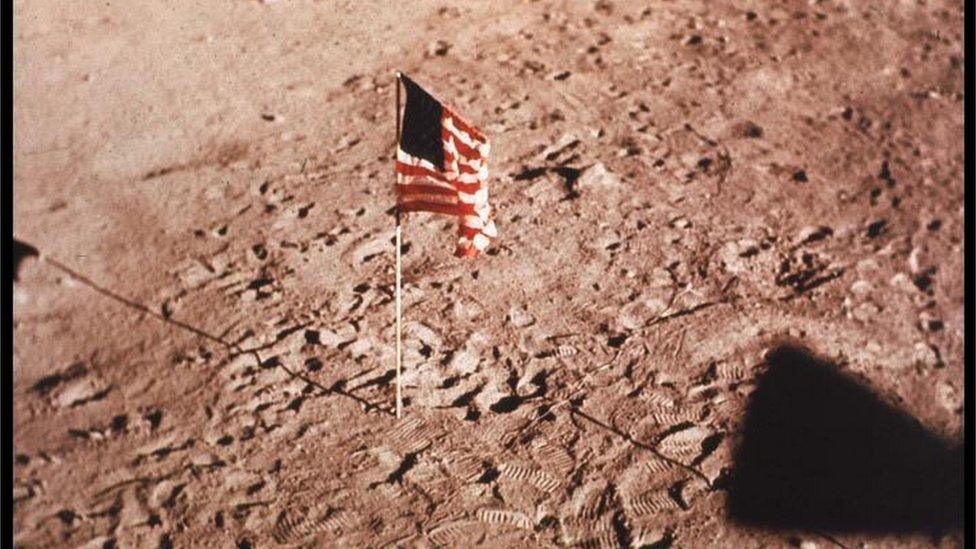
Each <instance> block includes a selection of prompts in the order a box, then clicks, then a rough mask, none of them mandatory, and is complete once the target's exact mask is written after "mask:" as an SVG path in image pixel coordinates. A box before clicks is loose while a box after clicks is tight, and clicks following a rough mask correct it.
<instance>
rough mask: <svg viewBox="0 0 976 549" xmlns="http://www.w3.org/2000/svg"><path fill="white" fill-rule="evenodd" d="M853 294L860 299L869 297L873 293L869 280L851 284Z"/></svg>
mask: <svg viewBox="0 0 976 549" xmlns="http://www.w3.org/2000/svg"><path fill="white" fill-rule="evenodd" d="M851 293H852V294H854V295H855V296H857V297H860V298H864V297H867V296H868V294H870V293H871V283H870V282H868V281H867V280H858V281H856V282H854V283H853V284H851Z"/></svg>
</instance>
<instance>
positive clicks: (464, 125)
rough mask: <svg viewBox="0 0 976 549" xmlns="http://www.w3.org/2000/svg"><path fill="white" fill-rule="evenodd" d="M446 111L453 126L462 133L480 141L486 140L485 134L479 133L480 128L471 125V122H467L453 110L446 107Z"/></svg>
mask: <svg viewBox="0 0 976 549" xmlns="http://www.w3.org/2000/svg"><path fill="white" fill-rule="evenodd" d="M447 112H448V116H450V117H451V119H452V120H453V121H454V127H455V128H457V129H459V130H461V131H463V132H464V133H466V134H468V135H470V136H472V137H473V138H475V139H477V140H478V141H481V142H482V143H484V142H485V141H487V139H486V138H485V134H483V133H481V130H479V129H478V128H476V127H474V126H472V125H471V124H468V121H467V120H465V119H463V118H461V117H460V116H459V115H458V114H457V113H455V112H454V111H452V110H450V109H448V111H447Z"/></svg>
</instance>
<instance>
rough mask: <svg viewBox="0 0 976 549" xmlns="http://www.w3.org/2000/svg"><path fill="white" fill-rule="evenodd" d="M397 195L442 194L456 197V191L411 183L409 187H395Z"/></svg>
mask: <svg viewBox="0 0 976 549" xmlns="http://www.w3.org/2000/svg"><path fill="white" fill-rule="evenodd" d="M397 193H399V194H400V195H404V196H406V195H410V194H442V195H444V196H454V197H456V196H457V194H458V193H457V189H448V188H447V187H441V186H438V185H425V184H423V183H411V184H409V185H397Z"/></svg>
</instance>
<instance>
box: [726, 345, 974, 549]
mask: <svg viewBox="0 0 976 549" xmlns="http://www.w3.org/2000/svg"><path fill="white" fill-rule="evenodd" d="M767 366H768V369H767V370H766V371H765V373H764V374H763V375H762V376H761V378H760V379H759V382H758V387H757V388H756V391H755V392H754V393H753V394H752V397H751V401H750V404H749V408H748V411H747V415H746V418H745V423H744V428H743V433H742V439H741V443H740V445H739V447H738V448H737V450H736V455H735V460H734V469H733V473H732V478H731V484H730V486H729V488H730V501H729V513H730V516H731V518H732V520H734V521H736V522H738V523H740V524H745V525H750V526H758V527H764V528H775V529H804V530H820V531H824V532H834V533H854V532H860V533H908V532H918V533H930V534H933V535H938V534H940V533H943V532H946V531H947V530H951V529H955V528H957V527H959V526H961V524H962V510H963V501H962V487H963V484H962V483H963V478H962V476H963V475H962V471H963V461H962V449H961V447H960V446H954V445H951V444H949V443H948V442H946V441H944V440H942V439H941V438H939V437H938V436H936V435H935V434H933V433H931V432H929V431H928V430H926V429H925V428H924V427H923V426H922V425H921V424H920V423H919V422H918V421H917V420H915V419H914V418H913V417H911V416H909V415H908V414H906V413H905V412H903V411H901V410H898V409H896V408H894V407H892V406H891V405H889V404H887V403H885V402H884V401H883V400H882V399H881V398H879V397H878V396H877V395H876V394H875V393H874V392H872V391H871V390H870V389H868V388H867V387H865V386H864V385H862V384H861V383H859V382H857V381H855V380H854V379H852V378H850V377H849V376H847V375H845V374H844V373H842V372H841V371H840V370H839V369H838V368H837V367H836V366H835V365H833V364H830V363H827V362H826V361H823V360H821V359H818V358H817V357H815V356H814V355H812V354H811V353H810V352H808V351H807V350H805V349H802V348H798V347H793V346H782V347H779V348H777V349H775V350H774V351H772V352H771V353H770V354H769V356H768V358H767Z"/></svg>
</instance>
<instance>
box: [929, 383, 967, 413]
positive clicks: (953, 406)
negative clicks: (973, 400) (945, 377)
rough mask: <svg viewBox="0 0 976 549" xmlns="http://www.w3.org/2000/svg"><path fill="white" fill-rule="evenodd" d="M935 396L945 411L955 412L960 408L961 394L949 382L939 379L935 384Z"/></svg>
mask: <svg viewBox="0 0 976 549" xmlns="http://www.w3.org/2000/svg"><path fill="white" fill-rule="evenodd" d="M935 398H936V400H937V401H938V403H939V404H940V405H941V406H942V407H943V408H945V409H946V410H947V411H949V412H952V413H956V412H957V411H958V410H959V409H960V408H962V395H960V394H959V391H957V390H956V388H955V387H953V386H952V385H951V384H949V383H946V382H945V381H940V382H939V383H937V384H936V386H935Z"/></svg>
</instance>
